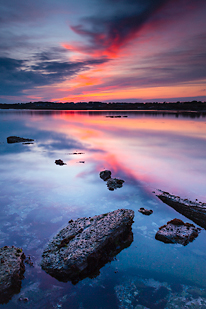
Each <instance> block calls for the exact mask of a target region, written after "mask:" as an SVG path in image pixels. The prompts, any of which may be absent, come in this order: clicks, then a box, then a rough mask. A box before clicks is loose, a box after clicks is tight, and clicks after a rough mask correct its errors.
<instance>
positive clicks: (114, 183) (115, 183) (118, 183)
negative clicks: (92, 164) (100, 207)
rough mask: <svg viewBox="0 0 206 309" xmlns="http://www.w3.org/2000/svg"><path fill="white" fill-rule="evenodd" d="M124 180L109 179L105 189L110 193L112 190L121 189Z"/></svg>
mask: <svg viewBox="0 0 206 309" xmlns="http://www.w3.org/2000/svg"><path fill="white" fill-rule="evenodd" d="M123 183H124V180H122V179H117V178H110V179H108V181H107V188H108V189H109V190H110V191H114V189H117V188H121V187H122V186H123Z"/></svg>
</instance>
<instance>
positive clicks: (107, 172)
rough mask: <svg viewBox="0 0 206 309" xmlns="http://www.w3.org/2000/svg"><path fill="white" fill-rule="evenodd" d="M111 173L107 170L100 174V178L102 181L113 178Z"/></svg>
mask: <svg viewBox="0 0 206 309" xmlns="http://www.w3.org/2000/svg"><path fill="white" fill-rule="evenodd" d="M111 174H112V173H111V171H109V170H105V171H102V172H100V174H99V176H100V178H101V179H103V180H104V181H106V180H108V179H109V178H111Z"/></svg>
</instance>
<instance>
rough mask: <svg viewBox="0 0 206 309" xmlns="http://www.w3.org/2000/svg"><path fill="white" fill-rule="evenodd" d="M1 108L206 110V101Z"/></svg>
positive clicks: (40, 104) (0, 106) (42, 104)
mask: <svg viewBox="0 0 206 309" xmlns="http://www.w3.org/2000/svg"><path fill="white" fill-rule="evenodd" d="M0 109H37V110H41V109H44V110H45V109H47V110H122V111H124V110H155V111H156V110H157V111H168V110H169V111H170V110H171V111H196V112H206V102H202V101H191V102H179V101H178V102H174V103H167V102H164V103H159V102H151V103H125V102H121V103H118V102H112V103H103V102H93V101H91V102H78V103H74V102H66V103H61V102H59V103H54V102H42V101H38V102H29V103H14V104H6V103H0Z"/></svg>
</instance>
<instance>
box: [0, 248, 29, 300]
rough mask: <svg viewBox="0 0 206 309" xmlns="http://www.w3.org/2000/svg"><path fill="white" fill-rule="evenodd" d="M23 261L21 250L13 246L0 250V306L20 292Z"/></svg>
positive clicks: (23, 268)
mask: <svg viewBox="0 0 206 309" xmlns="http://www.w3.org/2000/svg"><path fill="white" fill-rule="evenodd" d="M24 259H25V255H24V253H23V252H22V249H19V248H15V247H14V246H12V247H8V246H5V247H2V248H0V304H4V303H7V302H8V301H9V300H10V299H11V298H12V296H13V295H14V294H17V293H19V292H20V289H21V280H22V279H23V277H24V276H23V274H24V271H25V266H24V262H23V261H24Z"/></svg>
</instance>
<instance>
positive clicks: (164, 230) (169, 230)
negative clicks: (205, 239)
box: [155, 219, 201, 246]
mask: <svg viewBox="0 0 206 309" xmlns="http://www.w3.org/2000/svg"><path fill="white" fill-rule="evenodd" d="M200 230H201V229H200V228H196V227H195V226H194V225H193V224H191V223H184V222H183V221H182V220H180V219H173V220H171V221H168V222H167V225H163V226H161V227H160V228H159V231H158V232H157V233H156V235H155V238H156V239H157V240H160V241H163V242H164V243H174V244H175V243H178V244H181V245H183V246H186V245H187V244H188V243H189V242H192V241H193V240H194V239H195V238H196V237H197V236H198V235H199V233H200Z"/></svg>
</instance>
